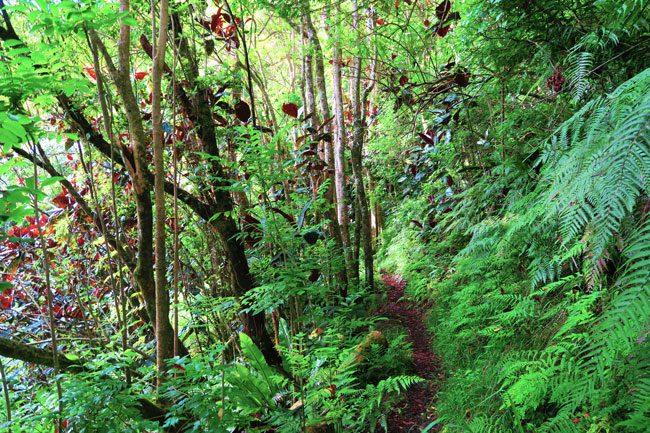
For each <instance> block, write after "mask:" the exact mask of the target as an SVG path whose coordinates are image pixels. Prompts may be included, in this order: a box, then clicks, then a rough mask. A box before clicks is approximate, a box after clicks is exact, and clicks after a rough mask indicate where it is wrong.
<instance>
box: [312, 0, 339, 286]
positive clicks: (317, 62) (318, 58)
mask: <svg viewBox="0 0 650 433" xmlns="http://www.w3.org/2000/svg"><path fill="white" fill-rule="evenodd" d="M307 6H309V3H307ZM303 22H304V24H305V30H306V32H307V39H308V40H309V41H310V44H311V48H312V49H313V52H314V75H315V83H316V89H317V90H318V102H319V105H320V112H321V118H322V119H323V122H325V123H326V124H325V125H324V126H323V128H322V132H324V133H329V134H330V136H331V133H332V127H331V126H330V123H329V119H330V107H329V103H328V101H327V83H326V81H325V66H324V64H323V50H322V48H321V44H320V41H319V39H318V35H317V33H316V29H315V28H314V24H313V22H312V20H311V16H310V15H309V8H307V10H306V11H305V12H303ZM322 143H323V156H324V160H325V163H326V167H327V169H326V171H325V178H326V179H329V186H328V187H327V190H326V191H325V198H326V199H327V201H328V202H329V203H330V205H331V206H330V210H329V211H328V218H329V219H330V221H331V223H330V225H329V231H330V236H332V238H333V239H334V242H335V245H336V250H335V255H337V256H338V255H339V254H342V255H343V257H345V254H343V253H344V251H345V249H344V247H343V239H342V236H341V229H340V228H339V224H338V217H337V213H336V200H335V196H334V185H335V183H336V178H335V169H334V167H335V162H334V150H333V149H332V140H331V139H325V140H322ZM337 280H338V282H339V288H340V292H339V293H340V295H341V296H342V297H343V298H345V297H347V285H348V281H347V280H348V278H347V261H346V260H344V261H343V267H342V269H341V270H340V271H339V272H338V275H337Z"/></svg>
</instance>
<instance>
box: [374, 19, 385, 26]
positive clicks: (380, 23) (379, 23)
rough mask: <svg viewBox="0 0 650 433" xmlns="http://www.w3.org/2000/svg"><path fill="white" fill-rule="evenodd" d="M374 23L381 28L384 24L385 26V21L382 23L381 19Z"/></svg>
mask: <svg viewBox="0 0 650 433" xmlns="http://www.w3.org/2000/svg"><path fill="white" fill-rule="evenodd" d="M375 23H377V25H380V26H383V25H384V24H386V21H384V20H383V19H381V18H378V19H377V20H376V21H375Z"/></svg>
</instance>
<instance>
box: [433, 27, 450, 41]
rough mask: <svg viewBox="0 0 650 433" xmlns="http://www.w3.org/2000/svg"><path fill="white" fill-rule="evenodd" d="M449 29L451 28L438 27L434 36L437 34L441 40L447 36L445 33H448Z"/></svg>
mask: <svg viewBox="0 0 650 433" xmlns="http://www.w3.org/2000/svg"><path fill="white" fill-rule="evenodd" d="M450 27H451V26H446V27H438V30H436V34H437V35H438V36H440V37H441V38H442V37H445V36H446V35H447V33H448V32H449V28H450Z"/></svg>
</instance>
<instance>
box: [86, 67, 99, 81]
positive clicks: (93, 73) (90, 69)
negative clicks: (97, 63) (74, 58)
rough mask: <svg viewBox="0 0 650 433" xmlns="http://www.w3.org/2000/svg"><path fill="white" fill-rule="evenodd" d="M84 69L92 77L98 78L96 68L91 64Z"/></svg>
mask: <svg viewBox="0 0 650 433" xmlns="http://www.w3.org/2000/svg"><path fill="white" fill-rule="evenodd" d="M84 70H85V71H86V74H88V75H89V76H90V78H92V79H93V80H96V79H97V74H95V68H93V67H91V66H86V67H85V68H84Z"/></svg>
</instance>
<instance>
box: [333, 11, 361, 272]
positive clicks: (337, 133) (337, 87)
mask: <svg viewBox="0 0 650 433" xmlns="http://www.w3.org/2000/svg"><path fill="white" fill-rule="evenodd" d="M340 11H341V7H340V4H338V3H337V5H336V15H337V16H338V15H339V14H340ZM335 32H336V30H335ZM338 37H339V35H338V33H334V34H333V35H332V40H333V47H332V89H333V98H334V113H333V114H334V128H333V129H334V137H333V138H334V173H335V174H334V184H335V190H336V211H337V218H338V223H339V228H340V231H341V242H342V244H343V249H344V252H345V261H346V268H347V270H348V279H349V280H350V282H351V283H352V284H353V285H354V284H355V280H357V279H358V275H359V272H358V270H357V272H356V273H355V272H353V270H354V267H353V262H354V260H353V257H352V250H351V244H350V215H349V210H348V204H347V196H346V181H345V172H346V167H345V166H346V164H345V148H346V142H347V133H346V128H345V119H344V117H343V88H342V80H341V54H340V46H339V40H338Z"/></svg>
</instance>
